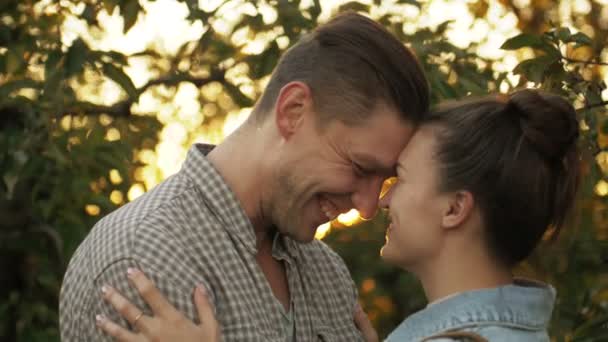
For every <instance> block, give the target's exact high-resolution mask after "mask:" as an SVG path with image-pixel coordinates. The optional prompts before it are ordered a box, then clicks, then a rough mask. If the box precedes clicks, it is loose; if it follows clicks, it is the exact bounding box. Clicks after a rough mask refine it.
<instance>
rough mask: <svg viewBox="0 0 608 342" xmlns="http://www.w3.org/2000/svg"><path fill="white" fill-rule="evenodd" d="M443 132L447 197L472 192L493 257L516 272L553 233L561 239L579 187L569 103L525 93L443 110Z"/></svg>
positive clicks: (435, 120)
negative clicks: (560, 234)
mask: <svg viewBox="0 0 608 342" xmlns="http://www.w3.org/2000/svg"><path fill="white" fill-rule="evenodd" d="M425 123H427V124H428V123H430V124H434V125H436V126H438V128H439V129H438V130H437V148H436V158H437V160H438V162H439V164H440V169H441V171H440V175H441V176H440V177H441V190H442V191H457V190H468V191H470V192H471V193H472V194H473V196H474V198H475V201H476V204H477V205H478V206H479V208H480V210H481V213H482V217H483V220H484V224H485V228H486V236H487V241H488V244H489V248H490V250H491V251H492V252H493V253H495V255H496V257H497V258H499V260H501V261H503V262H505V263H506V264H508V265H514V264H516V263H518V262H520V261H521V260H523V259H525V258H526V257H527V256H528V255H529V254H530V253H531V252H532V250H533V249H534V247H535V246H536V245H537V244H538V242H539V241H540V239H541V238H542V236H543V234H544V233H545V231H547V229H549V228H550V227H552V228H553V229H554V231H553V234H557V233H558V232H559V230H560V229H561V228H562V226H563V224H564V220H565V218H566V214H567V212H568V211H569V209H570V208H571V207H572V204H573V202H574V197H575V194H576V190H577V187H578V179H579V160H580V158H579V153H578V148H577V140H578V139H577V138H578V127H579V125H578V122H577V120H576V112H575V110H574V108H573V107H572V106H571V105H570V104H569V103H568V102H567V101H566V100H565V99H563V98H561V97H559V96H557V95H553V94H550V93H547V92H543V91H539V90H532V89H526V90H521V91H518V92H514V93H512V94H509V95H499V96H492V97H485V98H480V99H474V100H466V101H459V102H455V103H451V104H445V105H442V106H441V107H439V108H438V109H437V110H435V111H434V112H432V113H431V114H430V115H429V116H428V117H427V118H426V119H425Z"/></svg>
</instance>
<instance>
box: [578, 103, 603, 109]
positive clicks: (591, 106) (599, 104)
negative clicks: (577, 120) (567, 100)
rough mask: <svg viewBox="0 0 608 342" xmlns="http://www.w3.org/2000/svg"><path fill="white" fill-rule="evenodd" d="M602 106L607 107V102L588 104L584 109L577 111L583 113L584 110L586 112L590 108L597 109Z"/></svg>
mask: <svg viewBox="0 0 608 342" xmlns="http://www.w3.org/2000/svg"><path fill="white" fill-rule="evenodd" d="M603 106H608V101H602V102H598V103H592V104H589V105H587V106H585V107H582V108H580V109H579V110H578V111H584V110H588V109H592V108H597V107H603Z"/></svg>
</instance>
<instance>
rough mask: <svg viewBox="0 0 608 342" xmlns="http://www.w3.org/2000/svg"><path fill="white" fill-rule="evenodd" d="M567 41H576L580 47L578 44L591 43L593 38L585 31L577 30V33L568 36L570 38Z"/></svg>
mask: <svg viewBox="0 0 608 342" xmlns="http://www.w3.org/2000/svg"><path fill="white" fill-rule="evenodd" d="M565 42H566V43H571V42H575V43H576V45H577V47H578V46H582V45H591V44H592V43H593V40H592V39H591V38H589V36H588V35H586V34H584V33H583V32H577V33H575V34H573V35H572V36H570V37H569V38H568V40H567V41H565Z"/></svg>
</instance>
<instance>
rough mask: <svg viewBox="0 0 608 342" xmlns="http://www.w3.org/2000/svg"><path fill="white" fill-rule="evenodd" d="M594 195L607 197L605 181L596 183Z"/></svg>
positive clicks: (607, 187) (607, 188)
mask: <svg viewBox="0 0 608 342" xmlns="http://www.w3.org/2000/svg"><path fill="white" fill-rule="evenodd" d="M594 190H595V193H596V194H597V195H598V196H601V197H604V196H606V195H608V182H606V181H605V180H603V179H602V180H600V181H599V182H597V184H596V185H595V189H594Z"/></svg>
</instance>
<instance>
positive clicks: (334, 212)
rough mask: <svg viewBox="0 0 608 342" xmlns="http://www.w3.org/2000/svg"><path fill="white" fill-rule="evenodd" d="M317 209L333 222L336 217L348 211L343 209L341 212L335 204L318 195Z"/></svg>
mask: <svg viewBox="0 0 608 342" xmlns="http://www.w3.org/2000/svg"><path fill="white" fill-rule="evenodd" d="M319 207H320V208H321V211H322V212H323V213H324V214H325V216H326V217H327V219H328V220H329V221H333V220H335V219H336V218H337V217H338V215H340V214H343V213H345V212H347V211H348V210H343V209H342V210H341V209H340V208H338V206H337V205H336V204H335V203H333V202H332V201H330V200H329V199H328V198H327V197H325V196H323V195H319Z"/></svg>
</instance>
